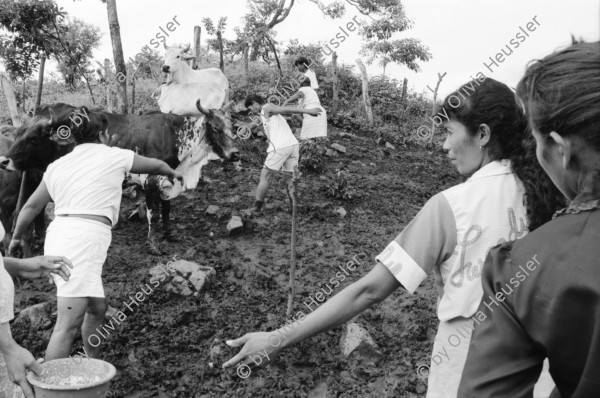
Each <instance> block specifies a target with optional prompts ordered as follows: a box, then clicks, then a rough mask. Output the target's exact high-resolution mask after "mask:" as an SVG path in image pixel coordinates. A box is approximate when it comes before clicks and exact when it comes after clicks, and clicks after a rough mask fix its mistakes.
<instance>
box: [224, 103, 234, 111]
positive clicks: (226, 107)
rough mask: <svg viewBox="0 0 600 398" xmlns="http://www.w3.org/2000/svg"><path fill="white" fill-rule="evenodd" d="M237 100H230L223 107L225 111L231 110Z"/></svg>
mask: <svg viewBox="0 0 600 398" xmlns="http://www.w3.org/2000/svg"><path fill="white" fill-rule="evenodd" d="M234 104H235V101H229V102H228V103H227V104H226V105H225V106H224V107H222V108H221V110H222V111H223V112H230V111H231V110H232V109H233V105H234Z"/></svg>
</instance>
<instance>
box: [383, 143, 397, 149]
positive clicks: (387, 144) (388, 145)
mask: <svg viewBox="0 0 600 398" xmlns="http://www.w3.org/2000/svg"><path fill="white" fill-rule="evenodd" d="M385 147H386V148H389V149H396V147H395V146H393V145H392V144H390V143H389V142H386V143H385Z"/></svg>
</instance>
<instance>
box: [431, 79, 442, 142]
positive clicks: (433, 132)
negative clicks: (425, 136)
mask: <svg viewBox="0 0 600 398" xmlns="http://www.w3.org/2000/svg"><path fill="white" fill-rule="evenodd" d="M444 76H446V72H444V74H443V75H440V73H439V72H438V81H437V84H436V85H435V90H434V91H433V106H432V108H433V109H432V112H431V114H432V115H435V106H436V101H437V92H438V88H440V83H441V82H442V79H443V78H444ZM431 120H432V122H431V137H430V138H429V142H430V143H431V142H433V136H434V135H435V127H436V126H435V120H434V118H431Z"/></svg>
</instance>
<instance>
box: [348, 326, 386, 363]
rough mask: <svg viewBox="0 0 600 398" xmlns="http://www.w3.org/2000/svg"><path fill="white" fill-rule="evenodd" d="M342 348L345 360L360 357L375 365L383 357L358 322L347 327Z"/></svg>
mask: <svg viewBox="0 0 600 398" xmlns="http://www.w3.org/2000/svg"><path fill="white" fill-rule="evenodd" d="M340 348H341V350H342V354H343V355H344V357H345V358H347V359H348V358H350V357H351V356H356V357H360V358H361V359H363V360H364V361H365V362H371V363H374V362H376V361H378V360H379V359H380V358H381V357H382V355H381V352H380V351H379V347H378V346H377V344H376V343H375V341H374V340H373V338H372V337H371V336H370V335H369V332H367V331H366V329H365V328H363V327H362V326H360V325H359V324H358V323H356V322H352V323H349V324H347V325H346V327H345V328H344V332H343V333H342V337H341V339H340Z"/></svg>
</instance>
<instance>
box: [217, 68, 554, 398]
mask: <svg viewBox="0 0 600 398" xmlns="http://www.w3.org/2000/svg"><path fill="white" fill-rule="evenodd" d="M465 87H469V88H470V89H471V93H470V95H469V96H467V97H465V96H460V93H461V92H462V91H463V90H466V89H465ZM467 92H468V91H467ZM457 98H458V99H459V101H460V103H458V104H457V101H456V99H457ZM441 112H443V113H444V114H445V115H447V116H448V119H447V121H446V123H444V127H445V129H446V130H447V133H448V135H447V138H446V141H445V143H444V149H445V150H447V151H448V157H449V158H450V161H451V163H452V164H453V165H454V166H455V167H456V168H457V170H458V172H459V173H460V174H462V175H465V176H470V178H469V179H468V180H467V181H466V182H464V183H462V184H459V185H456V186H454V187H452V188H449V189H447V190H445V191H443V192H441V193H439V194H437V195H435V196H434V197H433V198H431V199H430V200H429V201H428V202H427V203H426V204H425V206H424V207H423V208H422V209H421V211H420V212H419V213H418V214H417V215H416V217H415V218H414V219H413V220H412V222H411V223H410V224H409V225H408V226H407V227H406V228H405V229H404V230H403V231H402V233H400V235H399V236H398V237H397V238H396V239H395V240H394V241H392V242H391V243H390V244H389V245H388V246H387V247H386V249H385V250H384V251H383V252H382V253H381V254H380V255H379V256H377V257H376V260H377V264H376V265H375V267H374V268H373V270H372V271H371V272H370V273H369V274H367V275H366V276H364V277H363V278H362V279H360V280H359V281H357V282H355V283H354V284H352V285H350V286H348V287H346V288H345V289H344V290H343V291H341V292H340V293H339V294H337V295H336V296H334V297H333V298H331V299H330V300H328V301H327V302H325V303H324V304H322V305H321V306H320V307H319V308H317V309H316V310H314V311H313V312H311V313H310V314H309V315H307V316H306V317H305V318H304V319H302V320H300V321H299V322H296V323H294V324H293V325H286V326H285V327H283V328H281V329H279V330H277V331H274V332H268V333H249V334H246V335H244V336H242V337H241V338H239V339H236V340H233V341H228V342H227V344H228V345H230V346H231V347H239V346H243V348H242V350H241V351H240V352H239V353H238V354H237V355H236V356H235V357H233V358H231V359H230V360H229V361H227V362H226V363H225V364H224V365H223V366H224V367H230V366H233V365H236V364H238V363H240V364H245V365H248V364H252V360H251V358H252V356H253V355H257V353H258V352H261V353H263V354H264V353H265V352H266V353H267V355H268V356H269V357H271V355H273V356H275V355H277V353H279V352H280V351H281V350H282V349H283V348H285V347H288V346H290V345H293V344H295V343H297V342H300V341H302V340H304V339H306V338H308V337H311V336H313V335H315V334H318V333H320V332H323V331H326V330H329V329H331V328H334V327H336V326H338V325H341V324H342V323H344V322H346V321H348V320H349V319H351V318H353V317H354V316H356V315H358V314H359V313H361V312H362V311H364V310H365V309H367V308H368V307H370V306H371V305H373V304H375V303H377V302H380V301H382V300H384V299H385V298H386V297H387V296H389V295H390V294H391V293H392V292H394V291H395V290H396V289H398V287H400V286H403V287H404V288H405V289H406V290H407V291H408V292H409V293H411V294H412V293H414V291H415V290H416V289H417V288H418V286H419V285H420V284H421V282H422V281H423V280H424V279H425V278H426V277H427V275H428V274H430V273H434V274H435V275H436V285H437V287H438V292H439V294H440V298H439V300H438V308H437V315H438V318H439V320H440V323H439V328H438V333H437V336H436V338H435V341H434V351H438V350H441V351H443V350H444V349H446V350H447V351H446V352H448V358H449V359H447V360H445V361H442V362H441V363H439V364H436V363H432V365H431V368H430V375H429V380H428V392H427V396H428V397H429V398H433V397H436V398H437V397H440V398H450V397H456V396H457V391H458V384H459V381H460V378H461V374H462V369H463V367H464V363H465V359H466V356H467V351H468V347H469V341H470V333H471V331H472V329H473V324H474V319H473V316H474V315H475V312H476V310H477V307H478V306H479V302H480V301H481V298H482V295H483V291H482V288H481V279H480V275H481V267H482V265H483V260H484V259H485V256H486V254H487V252H488V250H489V248H491V247H493V246H495V245H497V244H498V243H502V242H506V241H509V240H514V239H518V238H521V237H523V236H525V235H526V234H527V232H528V229H529V230H533V229H535V228H537V227H539V226H540V225H541V224H543V223H545V222H546V221H548V220H549V219H550V215H551V214H552V213H553V212H554V211H555V209H556V208H558V207H560V205H561V204H562V202H561V199H560V194H559V192H558V191H557V190H556V188H555V187H554V186H553V185H552V183H551V181H550V180H549V178H548V177H547V176H546V175H545V174H544V172H543V170H542V169H541V167H540V166H539V164H537V163H536V162H535V161H534V159H535V155H534V154H533V153H532V152H531V151H527V150H526V149H525V147H524V146H523V144H522V140H523V139H524V138H525V137H526V136H527V129H526V120H525V118H524V117H523V113H522V110H521V107H520V106H519V105H518V104H517V102H516V101H515V97H514V94H513V92H512V90H511V89H510V88H509V87H508V86H506V85H505V84H502V83H500V82H497V81H495V80H493V79H489V78H485V77H483V79H480V80H477V81H475V80H473V81H471V82H469V83H468V84H466V85H464V86H463V87H461V88H460V89H459V90H457V91H456V92H454V93H452V94H451V95H449V96H448V97H447V98H446V100H445V101H444V104H443V107H442V110H441ZM440 114H441V113H440ZM524 202H525V205H524ZM424 236H427V237H428V239H423V237H424ZM457 329H460V330H464V332H463V336H466V337H465V338H464V339H462V340H461V342H460V344H457V345H453V344H448V338H449V336H450V335H452V333H454V332H455V331H456V330H457ZM273 341H281V344H277V346H274V345H273V344H272V342H273ZM263 356H264V355H263Z"/></svg>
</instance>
